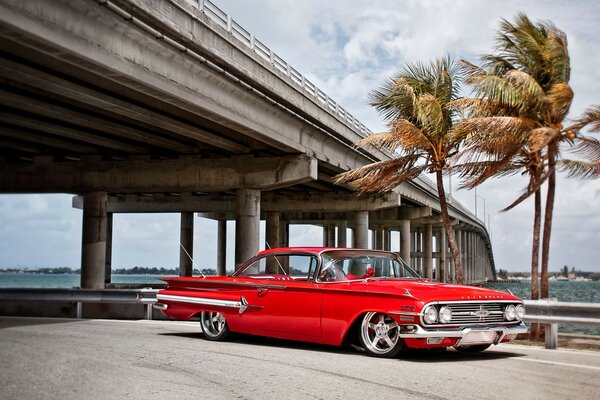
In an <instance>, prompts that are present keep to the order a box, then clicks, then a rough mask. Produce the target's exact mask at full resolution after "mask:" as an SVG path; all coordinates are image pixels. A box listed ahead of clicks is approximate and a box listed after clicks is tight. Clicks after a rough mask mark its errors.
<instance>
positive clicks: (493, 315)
mask: <svg viewBox="0 0 600 400" xmlns="http://www.w3.org/2000/svg"><path fill="white" fill-rule="evenodd" d="M509 304H513V305H517V304H519V302H512V301H482V302H477V301H470V302H469V301H466V302H461V301H449V302H439V303H438V302H435V303H430V304H427V305H425V307H423V310H425V308H427V307H428V306H434V307H436V308H437V309H438V311H439V310H440V309H441V308H442V307H444V306H447V307H450V308H451V309H452V319H451V320H450V322H449V323H447V324H442V323H440V322H436V323H434V324H427V323H425V321H424V319H423V315H422V314H421V322H422V323H423V325H424V326H431V327H433V326H456V325H486V324H489V325H493V324H498V323H502V324H509V323H516V322H518V321H505V320H504V308H505V307H506V306H508V305H509Z"/></svg>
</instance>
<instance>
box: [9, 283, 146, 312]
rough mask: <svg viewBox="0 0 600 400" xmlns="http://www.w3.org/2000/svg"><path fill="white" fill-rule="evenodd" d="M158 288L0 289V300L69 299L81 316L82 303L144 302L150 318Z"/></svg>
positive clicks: (43, 300) (52, 300)
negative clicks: (75, 304) (75, 305)
mask: <svg viewBox="0 0 600 400" xmlns="http://www.w3.org/2000/svg"><path fill="white" fill-rule="evenodd" d="M157 291H158V289H47V288H43V289H25V288H18V289H0V301H42V302H45V301H49V302H54V301H71V302H75V303H77V318H78V319H81V318H82V311H83V308H82V304H83V303H118V304H144V305H145V307H146V319H152V304H154V303H156V292H157Z"/></svg>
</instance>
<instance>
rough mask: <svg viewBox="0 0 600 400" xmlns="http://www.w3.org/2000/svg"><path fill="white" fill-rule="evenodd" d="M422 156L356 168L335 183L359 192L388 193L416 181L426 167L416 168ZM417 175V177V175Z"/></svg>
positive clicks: (401, 158)
mask: <svg viewBox="0 0 600 400" xmlns="http://www.w3.org/2000/svg"><path fill="white" fill-rule="evenodd" d="M420 157H421V155H420V154H412V155H408V156H404V157H399V158H396V159H393V160H385V161H380V162H376V163H373V164H368V165H365V166H363V167H359V168H355V169H353V170H350V171H348V172H344V173H341V174H339V175H336V176H335V177H334V181H335V183H338V184H339V183H350V184H351V185H352V186H354V187H355V188H356V189H357V190H358V191H359V192H361V193H366V192H371V193H372V192H386V191H388V190H391V189H393V188H394V187H396V186H398V185H399V184H400V183H402V182H405V181H407V180H410V179H414V178H415V177H416V176H418V174H419V173H420V172H421V171H423V170H424V168H425V166H416V165H415V163H416V161H417V160H418V159H419V158H420ZM415 174H416V175H415Z"/></svg>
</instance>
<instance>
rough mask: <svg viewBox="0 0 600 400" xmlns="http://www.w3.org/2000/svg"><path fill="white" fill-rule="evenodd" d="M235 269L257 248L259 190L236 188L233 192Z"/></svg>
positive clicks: (254, 253) (255, 251)
mask: <svg viewBox="0 0 600 400" xmlns="http://www.w3.org/2000/svg"><path fill="white" fill-rule="evenodd" d="M235 208H236V209H235V269H236V270H237V269H238V268H239V267H240V266H241V265H242V264H243V263H244V262H245V261H247V260H248V259H250V257H252V256H254V255H256V253H257V252H258V249H259V236H260V190H258V189H238V190H237V191H236V193H235Z"/></svg>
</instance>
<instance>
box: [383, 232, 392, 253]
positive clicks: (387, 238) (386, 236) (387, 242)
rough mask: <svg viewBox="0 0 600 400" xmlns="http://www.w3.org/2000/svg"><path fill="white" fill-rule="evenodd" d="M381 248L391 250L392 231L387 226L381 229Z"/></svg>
mask: <svg viewBox="0 0 600 400" xmlns="http://www.w3.org/2000/svg"><path fill="white" fill-rule="evenodd" d="M383 249H384V250H385V251H391V250H392V231H391V229H389V228H384V229H383Z"/></svg>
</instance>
